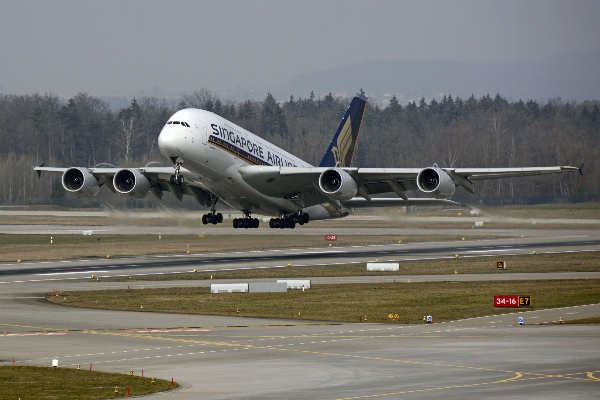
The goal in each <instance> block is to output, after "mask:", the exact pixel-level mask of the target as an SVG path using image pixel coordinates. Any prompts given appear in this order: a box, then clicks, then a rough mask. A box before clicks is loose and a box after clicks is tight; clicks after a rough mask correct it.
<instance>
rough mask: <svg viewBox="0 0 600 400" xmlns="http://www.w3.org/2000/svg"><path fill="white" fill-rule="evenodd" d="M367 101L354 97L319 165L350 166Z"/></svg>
mask: <svg viewBox="0 0 600 400" xmlns="http://www.w3.org/2000/svg"><path fill="white" fill-rule="evenodd" d="M366 105H367V102H366V101H365V100H363V99H361V98H360V97H355V98H354V99H352V103H350V107H348V111H346V114H345V115H344V118H343V119H342V122H341V123H340V126H339V127H338V129H337V131H336V132H335V135H334V136H333V139H331V143H329V147H328V148H327V151H326V152H325V155H324V156H323V159H322V160H321V163H320V164H319V167H340V168H343V167H350V166H352V158H353V157H354V150H356V142H357V140H358V131H359V130H360V124H361V121H362V117H363V113H364V112H365V106H366Z"/></svg>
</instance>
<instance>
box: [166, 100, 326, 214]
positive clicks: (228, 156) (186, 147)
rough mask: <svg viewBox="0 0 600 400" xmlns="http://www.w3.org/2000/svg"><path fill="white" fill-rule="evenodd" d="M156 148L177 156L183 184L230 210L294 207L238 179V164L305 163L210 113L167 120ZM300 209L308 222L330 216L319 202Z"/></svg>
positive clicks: (185, 112)
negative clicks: (200, 189)
mask: <svg viewBox="0 0 600 400" xmlns="http://www.w3.org/2000/svg"><path fill="white" fill-rule="evenodd" d="M175 122H176V123H175ZM182 123H184V124H182ZM158 147H159V148H160V151H161V152H162V153H163V154H164V155H165V156H167V157H169V158H170V159H172V160H173V159H175V158H180V159H181V160H183V167H184V168H185V169H186V170H187V171H189V173H186V174H185V175H190V174H191V175H192V176H188V177H186V179H187V182H189V183H195V184H198V185H199V186H203V187H204V188H206V189H208V190H209V191H211V192H212V193H214V194H215V195H217V196H218V197H219V199H220V201H222V202H224V203H226V204H228V205H229V206H231V207H233V208H235V209H238V210H246V211H250V212H252V213H257V214H262V215H271V216H277V215H279V214H280V213H282V212H283V213H295V212H296V211H298V206H297V205H296V204H295V203H294V202H292V201H291V200H287V199H284V198H274V197H268V196H265V195H263V194H261V193H259V192H258V191H256V190H255V189H254V188H252V187H251V186H250V185H248V184H247V183H246V182H245V181H244V180H243V179H242V178H241V176H240V174H239V172H238V169H239V168H240V167H241V166H244V165H275V166H277V165H278V166H282V167H310V166H311V165H310V164H308V163H307V162H305V161H303V160H301V159H299V158H298V157H295V156H294V155H292V154H290V153H288V152H286V151H284V150H282V149H280V148H279V147H277V146H275V145H273V144H272V143H269V142H268V141H266V140H263V139H261V138H259V137H258V136H256V135H254V134H253V133H251V132H249V131H247V130H245V129H243V128H241V127H239V126H237V125H235V124H233V123H232V122H230V121H228V120H226V119H224V118H222V117H220V116H218V115H216V114H214V113H212V112H210V111H205V110H199V109H194V108H188V109H184V110H181V111H178V112H176V113H175V114H173V116H172V117H171V118H169V121H168V122H167V124H166V125H165V126H164V127H163V129H162V131H161V132H160V135H159V136H158ZM190 181H191V182H190ZM305 212H307V213H309V215H310V217H311V219H313V220H314V219H325V218H331V217H334V216H332V215H330V213H329V212H327V211H326V210H325V208H323V207H321V206H314V207H310V208H309V209H308V210H306V211H305Z"/></svg>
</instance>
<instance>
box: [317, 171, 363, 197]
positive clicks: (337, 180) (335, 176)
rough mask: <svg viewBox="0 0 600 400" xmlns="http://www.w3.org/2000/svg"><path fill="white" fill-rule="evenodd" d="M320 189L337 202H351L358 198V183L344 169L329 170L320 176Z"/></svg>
mask: <svg viewBox="0 0 600 400" xmlns="http://www.w3.org/2000/svg"><path fill="white" fill-rule="evenodd" d="M319 188H320V189H321V190H322V191H323V193H325V194H326V195H328V196H331V197H333V198H334V199H337V200H350V199H351V198H353V197H354V196H356V192H357V191H358V188H357V187H356V182H355V181H354V179H352V177H351V176H350V175H348V173H347V172H346V171H344V170H343V169H328V170H326V171H323V172H322V173H321V176H319Z"/></svg>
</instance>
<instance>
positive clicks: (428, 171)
mask: <svg viewBox="0 0 600 400" xmlns="http://www.w3.org/2000/svg"><path fill="white" fill-rule="evenodd" d="M417 186H418V187H419V189H421V191H422V192H423V193H427V194H429V195H431V196H433V197H435V198H436V199H447V198H449V197H450V196H452V195H453V194H454V191H455V190H456V186H455V185H454V181H453V180H452V178H450V176H449V175H448V174H447V173H446V172H445V171H444V170H442V169H440V168H436V167H433V168H425V169H423V170H421V172H419V175H418V176H417Z"/></svg>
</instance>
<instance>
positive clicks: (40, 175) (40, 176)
mask: <svg viewBox="0 0 600 400" xmlns="http://www.w3.org/2000/svg"><path fill="white" fill-rule="evenodd" d="M44 165H46V163H42V165H40V166H39V167H38V168H42V167H43V166H44ZM35 172H37V174H38V179H42V171H41V170H39V169H38V170H37V171H35Z"/></svg>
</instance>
